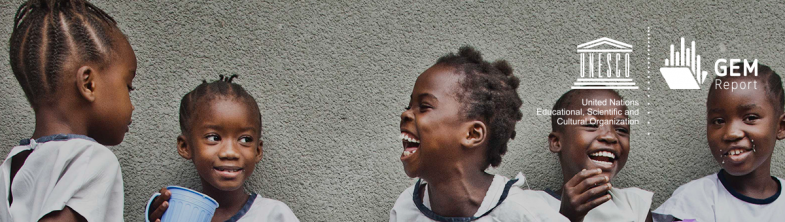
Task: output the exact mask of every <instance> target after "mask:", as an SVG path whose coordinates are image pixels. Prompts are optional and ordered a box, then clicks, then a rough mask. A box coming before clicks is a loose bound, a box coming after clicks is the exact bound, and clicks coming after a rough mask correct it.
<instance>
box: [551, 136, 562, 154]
mask: <svg viewBox="0 0 785 222" xmlns="http://www.w3.org/2000/svg"><path fill="white" fill-rule="evenodd" d="M548 148H549V149H550V150H551V152H552V153H559V152H561V133H560V132H557V131H553V132H551V134H548Z"/></svg>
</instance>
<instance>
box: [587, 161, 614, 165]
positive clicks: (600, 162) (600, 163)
mask: <svg viewBox="0 0 785 222" xmlns="http://www.w3.org/2000/svg"><path fill="white" fill-rule="evenodd" d="M591 162H594V164H597V165H603V166H613V163H611V162H605V161H597V160H591Z"/></svg>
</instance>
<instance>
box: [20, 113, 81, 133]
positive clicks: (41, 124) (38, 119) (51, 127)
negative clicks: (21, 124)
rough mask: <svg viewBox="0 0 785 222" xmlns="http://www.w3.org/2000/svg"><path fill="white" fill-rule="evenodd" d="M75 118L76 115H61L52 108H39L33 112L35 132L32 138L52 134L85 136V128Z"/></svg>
mask: <svg viewBox="0 0 785 222" xmlns="http://www.w3.org/2000/svg"><path fill="white" fill-rule="evenodd" d="M66 116H68V117H66ZM77 116H78V114H66V115H62V114H61V112H58V111H57V110H56V109H54V108H40V109H38V110H36V111H35V131H33V136H32V138H33V139H38V138H41V137H43V136H49V135H54V134H79V135H87V126H86V125H85V124H84V123H82V121H77V120H76V119H77Z"/></svg>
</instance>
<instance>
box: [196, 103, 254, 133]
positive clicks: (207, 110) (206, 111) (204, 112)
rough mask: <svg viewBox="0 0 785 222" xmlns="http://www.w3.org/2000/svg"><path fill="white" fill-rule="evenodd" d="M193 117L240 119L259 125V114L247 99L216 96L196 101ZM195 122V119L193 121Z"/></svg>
mask: <svg viewBox="0 0 785 222" xmlns="http://www.w3.org/2000/svg"><path fill="white" fill-rule="evenodd" d="M194 117H195V120H197V121H209V120H232V119H242V120H243V121H244V122H248V123H256V124H254V125H258V126H261V122H260V121H261V114H260V113H259V110H258V108H256V106H253V105H252V104H249V101H245V100H242V99H233V98H230V97H228V96H217V97H214V98H212V99H206V100H203V101H199V102H197V103H196V107H195V109H194ZM194 122H196V121H194Z"/></svg>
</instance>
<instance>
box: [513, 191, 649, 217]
mask: <svg viewBox="0 0 785 222" xmlns="http://www.w3.org/2000/svg"><path fill="white" fill-rule="evenodd" d="M524 193H526V196H527V197H530V198H542V199H543V200H544V201H545V202H548V205H549V206H550V207H551V208H552V209H554V210H556V211H559V209H560V208H561V199H560V196H561V194H555V193H553V191H550V190H547V191H542V190H525V191H524ZM610 194H611V200H610V201H608V202H605V203H603V204H600V205H599V206H597V207H595V208H594V209H592V210H590V211H589V213H587V214H586V216H585V217H584V218H583V221H585V222H591V221H603V222H606V221H607V222H631V221H634V222H644V221H646V217H648V216H649V209H650V208H651V200H652V196H654V193H652V192H650V191H647V190H643V189H640V188H636V187H630V188H623V189H619V188H615V187H614V188H611V190H610ZM557 196H558V197H559V199H557Z"/></svg>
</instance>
